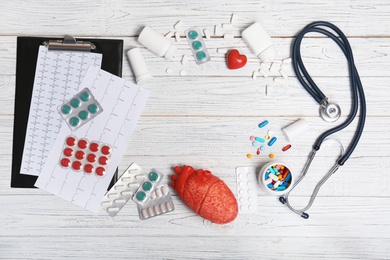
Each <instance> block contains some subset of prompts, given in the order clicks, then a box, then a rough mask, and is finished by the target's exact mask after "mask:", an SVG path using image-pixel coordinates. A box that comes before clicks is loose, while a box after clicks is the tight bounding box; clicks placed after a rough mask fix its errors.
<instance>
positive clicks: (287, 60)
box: [282, 58, 291, 64]
mask: <svg viewBox="0 0 390 260" xmlns="http://www.w3.org/2000/svg"><path fill="white" fill-rule="evenodd" d="M282 63H283V64H289V63H291V58H287V59H284V60H282Z"/></svg>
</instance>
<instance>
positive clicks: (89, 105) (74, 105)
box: [58, 88, 103, 130]
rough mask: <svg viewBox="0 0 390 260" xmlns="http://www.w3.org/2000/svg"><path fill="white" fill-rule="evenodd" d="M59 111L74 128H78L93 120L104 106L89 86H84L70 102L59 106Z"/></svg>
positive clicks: (71, 127)
mask: <svg viewBox="0 0 390 260" xmlns="http://www.w3.org/2000/svg"><path fill="white" fill-rule="evenodd" d="M58 111H59V112H60V114H61V115H62V117H63V118H64V119H65V121H66V123H67V124H68V126H69V127H70V129H72V130H76V129H78V128H80V127H81V126H83V125H85V124H86V123H87V122H89V121H91V120H92V119H93V118H95V117H96V116H97V115H99V114H100V113H101V112H103V108H102V107H101V106H100V104H99V102H97V100H96V99H95V97H94V96H93V95H92V93H91V91H90V90H89V89H88V88H84V89H83V90H81V91H80V92H79V93H77V94H76V95H75V96H74V97H73V98H71V99H70V100H69V101H68V102H66V103H65V104H63V105H61V106H59V107H58Z"/></svg>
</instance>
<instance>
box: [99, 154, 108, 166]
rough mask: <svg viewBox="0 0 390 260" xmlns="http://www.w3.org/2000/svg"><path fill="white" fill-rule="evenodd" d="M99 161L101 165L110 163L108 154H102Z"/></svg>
mask: <svg viewBox="0 0 390 260" xmlns="http://www.w3.org/2000/svg"><path fill="white" fill-rule="evenodd" d="M99 163H100V164H101V165H106V164H107V163H108V158H107V157H106V156H101V157H100V158H99Z"/></svg>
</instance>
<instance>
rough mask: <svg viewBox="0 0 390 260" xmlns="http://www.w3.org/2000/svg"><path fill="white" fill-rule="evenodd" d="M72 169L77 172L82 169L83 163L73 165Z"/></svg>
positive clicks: (76, 162)
mask: <svg viewBox="0 0 390 260" xmlns="http://www.w3.org/2000/svg"><path fill="white" fill-rule="evenodd" d="M72 168H73V169H75V170H76V171H78V170H80V169H81V162H79V161H75V162H73V163H72Z"/></svg>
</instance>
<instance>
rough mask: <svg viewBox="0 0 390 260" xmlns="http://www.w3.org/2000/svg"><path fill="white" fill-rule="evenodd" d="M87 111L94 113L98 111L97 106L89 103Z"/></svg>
mask: <svg viewBox="0 0 390 260" xmlns="http://www.w3.org/2000/svg"><path fill="white" fill-rule="evenodd" d="M88 111H89V112H90V113H92V114H95V113H96V112H98V111H99V107H98V106H97V105H96V104H91V105H89V106H88Z"/></svg>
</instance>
